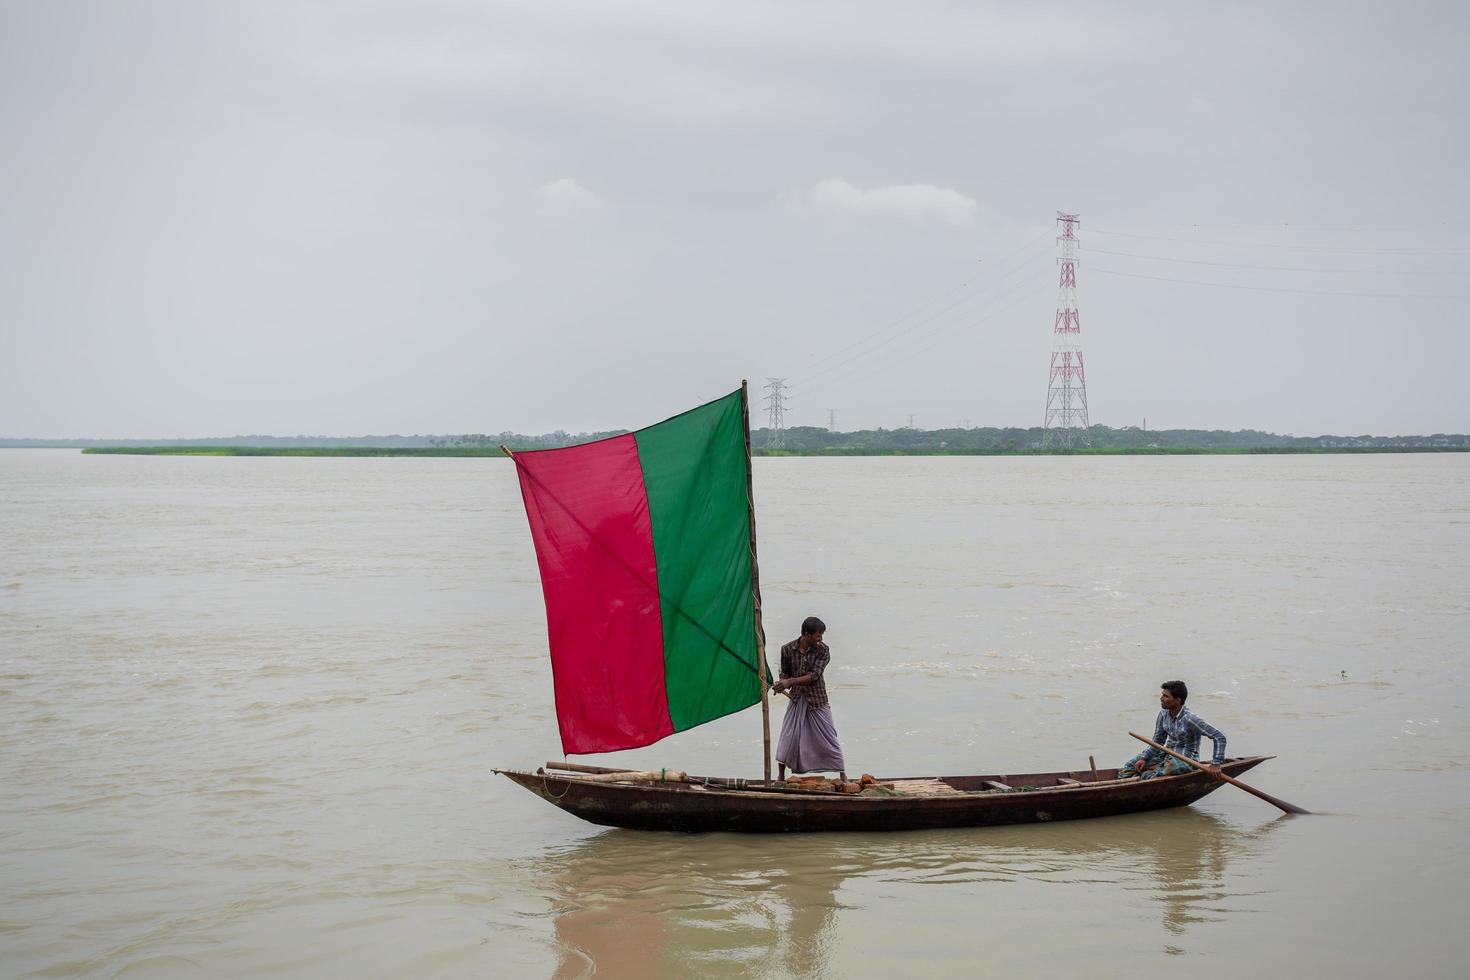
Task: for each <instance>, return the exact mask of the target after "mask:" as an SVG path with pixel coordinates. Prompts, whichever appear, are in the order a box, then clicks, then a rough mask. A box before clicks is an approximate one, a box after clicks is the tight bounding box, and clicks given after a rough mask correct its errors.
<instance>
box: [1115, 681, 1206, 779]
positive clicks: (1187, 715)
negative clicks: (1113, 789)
mask: <svg viewBox="0 0 1470 980" xmlns="http://www.w3.org/2000/svg"><path fill="white" fill-rule="evenodd" d="M1188 697H1189V688H1187V687H1185V686H1184V682H1183V681H1165V682H1164V684H1163V686H1162V687H1160V688H1159V708H1160V710H1159V720H1158V721H1156V722H1154V741H1155V742H1158V743H1159V744H1160V745H1162V746H1164V747H1165V748H1169V749H1173V750H1174V751H1175V752H1178V753H1179V754H1180V755H1187V756H1189V757H1190V758H1191V759H1198V758H1199V739H1200V736H1201V735H1203V736H1205V737H1206V738H1208V739H1209V740H1210V741H1212V742H1214V743H1215V754H1214V758H1213V759H1212V760H1211V762H1210V763H1209V764H1208V765H1206V766H1205V768H1206V769H1207V770H1209V771H1210V772H1211V773H1212V774H1214V775H1216V776H1219V775H1220V765H1221V764H1222V763H1223V762H1224V761H1225V733H1224V732H1222V731H1220V730H1219V729H1218V728H1212V727H1211V726H1210V724H1209V723H1208V722H1206V721H1205V720H1204V719H1203V718H1201V717H1200V716H1199V715H1197V714H1195V713H1194V712H1193V711H1190V710H1189V709H1188V708H1186V707H1185V706H1184V701H1185V699H1186V698H1188ZM1192 771H1193V767H1192V766H1190V765H1189V764H1188V763H1184V762H1180V761H1179V760H1178V759H1176V758H1174V757H1173V756H1172V755H1167V754H1166V753H1163V752H1160V751H1159V750H1158V749H1156V748H1154V747H1153V746H1152V745H1150V746H1149V747H1148V748H1146V749H1144V750H1143V751H1142V752H1140V753H1138V754H1137V755H1135V756H1134V757H1133V758H1131V759H1129V760H1128V761H1127V762H1125V763H1123V768H1122V769H1119V770H1118V778H1119V779H1128V778H1130V777H1132V776H1137V777H1138V778H1140V779H1152V778H1154V777H1155V776H1177V775H1179V774H1180V773H1185V772H1192Z"/></svg>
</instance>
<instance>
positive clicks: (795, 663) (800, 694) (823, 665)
mask: <svg viewBox="0 0 1470 980" xmlns="http://www.w3.org/2000/svg"><path fill="white" fill-rule="evenodd" d="M800 647H801V639H800V638H797V639H795V640H792V641H791V642H790V643H788V644H786V645H785V646H784V647H782V648H781V679H782V680H785V679H786V678H788V677H801V676H802V675H804V674H813V675H815V676H814V677H813V678H812V682H811V683H810V684H800V685H797V686H796V687H793V688H792V689H791V696H792V697H793V698H806V703H807V705H808V706H809V707H813V708H825V707H827V705H829V704H831V703H832V702H830V701H828V700H827V683H826V681H824V680H822V672H823V671H825V670H826V669H827V664H828V663H829V662H830V661H831V660H832V651H831V650H829V649H827V644H825V643H813V644H812V645H811V646H809V647H807V648H806V651H805V652H803V651H802V650H801V649H800Z"/></svg>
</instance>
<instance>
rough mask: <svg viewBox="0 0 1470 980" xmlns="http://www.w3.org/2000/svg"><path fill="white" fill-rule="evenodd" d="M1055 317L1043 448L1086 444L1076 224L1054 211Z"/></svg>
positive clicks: (1075, 221) (1085, 409)
mask: <svg viewBox="0 0 1470 980" xmlns="http://www.w3.org/2000/svg"><path fill="white" fill-rule="evenodd" d="M1057 224H1059V225H1061V227H1062V233H1061V234H1060V235H1058V236H1057V244H1058V245H1060V246H1061V252H1062V254H1061V256H1060V257H1058V259H1057V266H1058V267H1059V268H1060V270H1061V272H1060V276H1059V278H1058V281H1057V318H1056V322H1055V323H1054V324H1053V325H1052V346H1051V380H1050V382H1049V383H1048V385H1047V389H1046V421H1045V422H1043V423H1042V429H1043V430H1044V431H1043V434H1042V438H1041V444H1042V446H1043V447H1048V448H1052V447H1054V448H1057V449H1071V448H1072V447H1074V446H1085V445H1087V425H1088V422H1087V372H1086V371H1085V370H1084V369H1083V366H1082V344H1081V334H1082V322H1081V320H1079V319H1078V317H1077V224H1078V217H1077V215H1075V214H1063V213H1062V212H1060V211H1058V212H1057Z"/></svg>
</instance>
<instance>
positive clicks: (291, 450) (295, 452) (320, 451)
mask: <svg viewBox="0 0 1470 980" xmlns="http://www.w3.org/2000/svg"><path fill="white" fill-rule="evenodd" d="M512 451H514V449H512ZM82 452H83V453H86V454H97V455H111V456H349V457H353V456H408V457H484V456H490V457H495V456H503V455H504V454H503V453H502V452H501V451H500V449H499V448H489V447H458V448H451V447H443V448H411V447H397V448H395V447H387V446H378V447H373V446H335V447H334V446H92V447H88V448H84V449H82ZM752 452H753V454H754V455H756V456H1249V455H1268V456H1302V455H1308V456H1322V455H1335V454H1359V455H1361V454H1370V455H1381V454H1384V453H1463V452H1470V446H1417V447H1411V446H1343V447H1336V448H1320V447H1291V446H1253V447H1241V446H1232V447H1194V446H1133V447H1129V446H1109V447H1097V448H1083V449H938V448H935V449H922V448H916V449H898V448H895V449H806V450H800V449H762V448H755V449H754V450H752Z"/></svg>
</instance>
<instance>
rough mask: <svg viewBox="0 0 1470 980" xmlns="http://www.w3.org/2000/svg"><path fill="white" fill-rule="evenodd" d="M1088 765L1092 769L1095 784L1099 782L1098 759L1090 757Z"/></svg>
mask: <svg viewBox="0 0 1470 980" xmlns="http://www.w3.org/2000/svg"><path fill="white" fill-rule="evenodd" d="M1087 764H1088V765H1090V766H1091V767H1092V781H1093V782H1094V783H1095V782H1097V757H1096V756H1091V755H1090V756H1088V757H1087Z"/></svg>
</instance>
